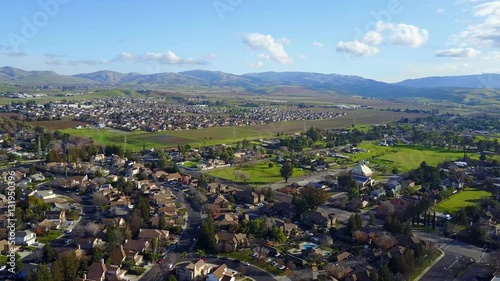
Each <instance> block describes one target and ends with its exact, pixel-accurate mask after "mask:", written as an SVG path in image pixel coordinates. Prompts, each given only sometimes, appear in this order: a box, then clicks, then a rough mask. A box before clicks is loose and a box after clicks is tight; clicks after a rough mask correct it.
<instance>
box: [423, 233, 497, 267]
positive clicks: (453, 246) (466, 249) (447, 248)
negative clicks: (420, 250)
mask: <svg viewBox="0 0 500 281" xmlns="http://www.w3.org/2000/svg"><path fill="white" fill-rule="evenodd" d="M413 234H415V235H417V236H419V237H420V238H422V239H424V240H428V241H432V242H434V243H436V246H437V247H439V248H441V249H442V250H443V251H444V252H445V253H446V254H450V255H455V256H463V257H467V258H472V259H474V260H476V261H477V262H480V261H485V260H487V259H488V256H489V254H487V253H483V249H482V248H478V247H476V246H473V245H469V244H467V243H464V242H462V241H458V240H455V239H451V238H447V237H442V236H439V235H436V234H431V233H426V232H422V231H413Z"/></svg>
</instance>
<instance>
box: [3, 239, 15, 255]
mask: <svg viewBox="0 0 500 281" xmlns="http://www.w3.org/2000/svg"><path fill="white" fill-rule="evenodd" d="M19 248H20V246H19V245H15V244H11V243H9V241H7V239H3V240H2V241H0V252H9V251H10V250H13V251H17V250H19Z"/></svg>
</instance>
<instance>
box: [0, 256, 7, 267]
mask: <svg viewBox="0 0 500 281" xmlns="http://www.w3.org/2000/svg"><path fill="white" fill-rule="evenodd" d="M7 259H8V257H7V256H4V255H0V265H5V264H7Z"/></svg>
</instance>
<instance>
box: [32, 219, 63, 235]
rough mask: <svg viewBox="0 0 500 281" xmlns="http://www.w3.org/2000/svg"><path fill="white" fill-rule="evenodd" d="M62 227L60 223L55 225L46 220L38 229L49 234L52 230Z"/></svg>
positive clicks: (39, 224)
mask: <svg viewBox="0 0 500 281" xmlns="http://www.w3.org/2000/svg"><path fill="white" fill-rule="evenodd" d="M60 226H61V224H59V223H55V222H53V221H51V220H49V219H44V220H43V221H41V222H39V223H38V224H37V226H36V227H37V228H39V229H40V228H41V229H43V230H44V231H45V232H48V231H50V230H55V229H59V228H60Z"/></svg>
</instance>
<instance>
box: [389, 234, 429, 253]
mask: <svg viewBox="0 0 500 281" xmlns="http://www.w3.org/2000/svg"><path fill="white" fill-rule="evenodd" d="M395 238H396V240H397V241H398V245H400V246H403V247H405V248H408V249H412V250H415V249H416V248H417V247H418V246H419V245H424V246H425V241H424V240H421V239H420V238H419V237H418V236H410V235H398V236H396V237H395Z"/></svg>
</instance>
